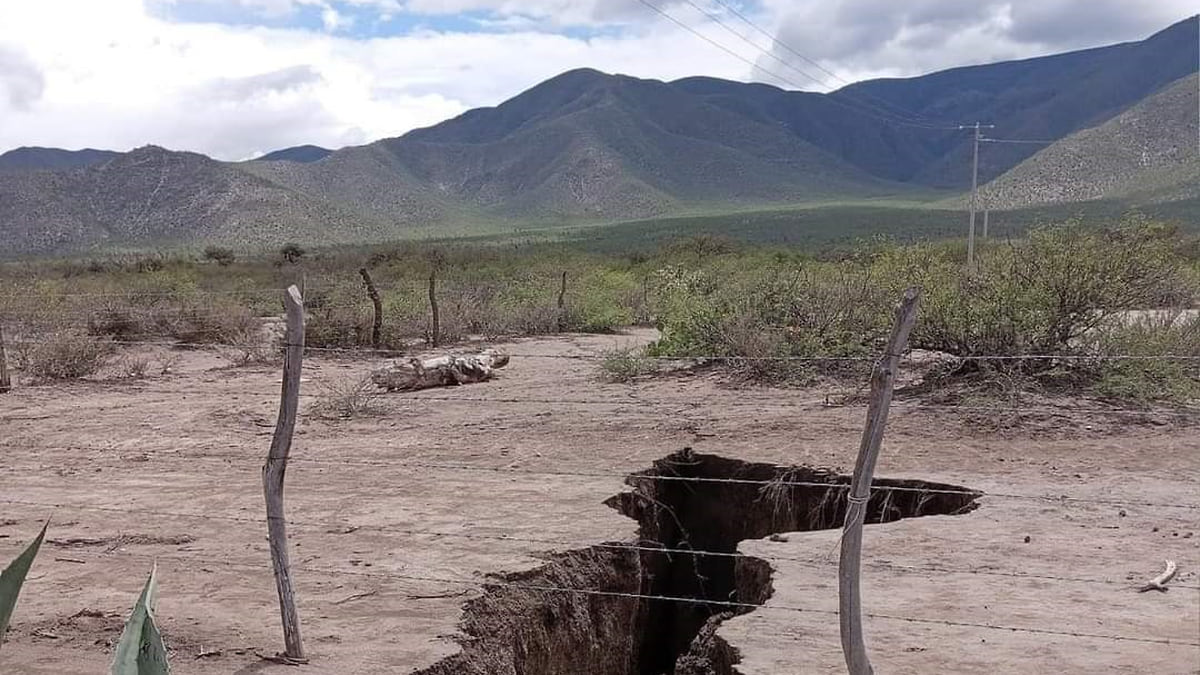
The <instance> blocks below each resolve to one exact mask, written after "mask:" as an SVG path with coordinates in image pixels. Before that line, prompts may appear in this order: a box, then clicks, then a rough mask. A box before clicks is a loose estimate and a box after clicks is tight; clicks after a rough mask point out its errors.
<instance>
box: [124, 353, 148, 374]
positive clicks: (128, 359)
mask: <svg viewBox="0 0 1200 675" xmlns="http://www.w3.org/2000/svg"><path fill="white" fill-rule="evenodd" d="M116 366H117V377H119V378H123V379H128V380H141V379H143V378H145V377H146V373H147V372H149V370H150V357H148V356H144V355H140V354H122V355H121V357H120V358H118V359H117V363H116Z"/></svg>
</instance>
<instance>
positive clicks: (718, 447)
mask: <svg viewBox="0 0 1200 675" xmlns="http://www.w3.org/2000/svg"><path fill="white" fill-rule="evenodd" d="M648 337H649V336H648V334H646V333H644V332H634V333H629V334H626V335H622V336H576V337H559V338H548V339H536V340H534V339H531V340H525V341H518V342H514V343H512V344H510V345H508V346H507V348H508V349H510V350H511V353H512V354H513V355H514V357H513V360H512V362H511V364H510V365H509V366H508V367H507V368H506V369H505V370H504V371H503V372H502V377H501V379H499V380H496V381H494V382H490V383H485V384H479V385H471V386H469V387H460V388H457V389H453V390H438V391H429V392H421V393H418V394H391V395H388V396H386V397H384V398H383V399H382V400H383V405H384V406H385V407H386V412H385V414H382V415H379V416H374V417H369V418H365V419H354V420H345V421H328V420H323V419H319V418H316V417H315V416H313V415H311V414H310V413H309V412H306V411H311V410H312V408H313V404H314V403H315V402H316V400H317V399H318V398H319V397H320V395H321V393H322V391H323V386H324V385H326V384H328V383H330V382H337V381H345V380H348V379H351V378H355V377H360V376H361V375H363V374H365V373H366V372H367V371H368V370H369V369H370V368H372V367H374V366H377V365H379V364H380V363H382V362H383V359H373V360H361V359H359V360H338V359H331V358H321V357H316V356H310V357H308V358H306V361H305V380H304V384H303V385H302V386H303V392H304V394H305V396H304V399H303V401H302V403H301V421H300V424H299V425H298V428H297V436H296V443H295V448H294V453H293V456H294V460H295V461H294V462H293V464H292V465H291V467H290V468H289V471H288V474H287V509H288V515H289V519H290V520H292V521H293V524H292V525H291V529H290V536H291V541H292V560H293V563H294V565H295V578H296V580H297V583H298V598H299V605H300V612H301V616H302V619H303V629H304V637H305V639H306V644H307V648H308V652H309V654H308V655H309V657H310V659H311V663H310V665H308V666H306V667H304V668H302V669H299V670H289V669H288V667H287V666H282V665H277V664H273V663H270V662H268V661H265V660H262V659H261V658H260V656H259V655H270V654H273V653H275V652H276V651H279V650H281V649H282V644H281V633H280V630H279V622H278V609H277V604H276V598H275V591H274V585H273V582H272V577H271V571H270V567H269V557H268V552H267V542H266V538H265V526H264V525H263V523H262V520H261V519H262V512H263V506H262V493H261V484H260V466H261V462H262V458H263V456H264V454H265V452H266V449H267V446H268V443H269V441H270V434H271V427H272V425H273V422H274V416H275V413H276V410H277V403H278V402H277V397H278V382H279V374H278V372H277V370H276V368H274V367H265V366H260V367H242V368H228V367H225V362H224V361H223V360H222V359H221V358H220V357H219V356H218V355H215V354H213V353H211V352H194V351H193V352H183V351H178V352H172V353H174V354H178V355H180V356H178V357H177V358H178V361H177V363H175V364H174V366H173V368H172V369H171V372H170V373H168V374H159V373H157V372H155V371H154V369H153V368H152V369H151V370H152V372H151V375H150V377H148V378H146V379H141V380H117V379H109V380H104V381H96V382H82V383H75V384H65V385H53V386H20V387H18V388H16V389H14V391H13V392H12V393H10V394H7V395H4V396H0V433H2V439H0V453H3V462H2V464H0V560H8V559H9V558H11V557H12V556H13V555H15V554H16V553H17V551H18V550H19V549H20V548H21V546H22V545H23V544H24V543H25V542H27V541H28V540H29V539H30V538H31V537H32V536H33V535H34V533H35V532H36V531H37V529H38V528H39V526H40V524H41V523H42V521H43V520H45V519H46V518H47V517H50V518H51V519H52V520H51V525H50V531H49V535H48V537H49V541H48V543H47V544H46V546H45V547H44V548H43V550H42V553H41V555H40V557H39V558H38V560H37V562H36V564H35V566H34V568H33V570H32V572H31V575H30V578H29V580H28V582H27V584H26V586H25V589H24V591H23V593H22V596H21V601H20V603H19V604H18V606H17V610H16V614H15V616H14V619H13V623H12V626H11V628H10V631H9V634H8V635H7V638H6V641H5V644H4V646H3V648H2V649H0V672H3V673H29V674H46V675H51V674H53V675H61V674H65V673H100V672H107V670H106V669H107V664H108V660H109V658H110V653H111V644H112V643H113V641H114V640H115V639H116V638H117V637H118V635H119V633H120V629H121V623H122V617H123V616H124V615H125V614H126V613H127V612H128V610H129V608H130V606H131V605H132V604H133V601H134V599H135V598H136V597H137V593H138V591H139V589H140V587H141V585H142V583H143V582H144V579H145V577H146V574H147V573H148V572H149V570H150V568H151V565H152V563H153V562H154V561H155V560H157V564H158V574H159V587H160V601H159V607H158V618H159V623H160V625H161V627H162V629H163V632H164V633H165V636H166V641H167V644H168V646H169V648H170V649H171V655H172V659H173V666H174V670H175V672H177V673H181V674H182V673H258V672H278V673H284V672H300V673H305V672H307V673H408V672H411V671H415V670H418V669H420V668H423V667H426V666H429V665H430V664H433V663H434V662H435V661H437V660H438V659H440V658H443V657H445V656H447V655H450V654H453V653H454V652H456V651H457V650H458V648H459V647H458V645H457V643H456V642H455V640H454V636H455V635H456V634H457V633H458V626H459V622H460V620H461V619H462V606H463V603H464V602H466V601H467V600H469V599H470V598H472V597H474V596H476V595H477V594H478V593H479V590H478V586H477V585H476V584H477V582H479V581H481V580H483V579H484V577H485V575H487V574H491V573H497V572H502V571H515V570H523V569H529V568H532V567H536V566H538V565H540V564H542V561H543V556H544V554H545V553H547V552H548V551H563V550H568V549H574V548H583V547H586V546H588V545H591V544H596V543H598V542H603V541H632V540H633V539H634V538H635V530H636V528H635V523H634V522H633V521H632V520H630V519H628V518H625V517H624V516H621V515H619V514H618V513H617V512H615V511H614V510H612V509H610V508H608V507H606V506H605V505H604V504H603V503H602V502H603V501H604V500H605V499H606V498H608V497H610V496H612V495H615V494H617V493H619V492H621V491H622V490H624V489H626V488H625V486H624V485H623V476H624V475H625V474H626V473H628V472H633V471H638V470H642V469H646V468H648V467H649V466H650V465H651V463H652V462H653V461H654V460H655V459H658V458H660V457H663V456H665V455H667V454H668V453H671V452H674V451H677V450H679V449H681V448H683V447H684V446H690V447H692V448H694V449H695V450H696V451H697V452H703V453H712V454H718V455H722V456H726V457H733V458H741V459H746V460H755V461H764V462H773V463H782V464H808V465H813V466H819V467H828V468H834V469H840V470H843V471H849V469H850V468H851V467H852V465H853V458H854V454H855V452H856V450H857V446H858V441H859V435H860V430H861V425H862V422H863V419H864V412H865V409H864V406H862V405H860V404H854V405H834V406H830V405H825V399H826V393H827V392H825V391H824V390H822V389H821V388H808V389H777V388H767V387H752V388H738V387H734V386H730V385H729V384H728V382H727V381H726V380H725V379H723V377H722V376H721V375H719V374H716V373H713V372H703V371H699V372H692V373H691V374H679V375H674V376H671V377H665V378H657V379H647V380H642V381H638V382H635V383H633V384H618V383H603V382H600V381H598V379H597V372H598V370H597V366H596V362H595V361H593V360H586V359H570V358H546V356H547V355H560V356H565V355H587V354H593V355H594V354H596V353H598V352H599V351H601V350H603V349H606V348H612V347H613V346H622V345H628V344H633V343H636V342H639V341H643V340H645V339H647V338H648ZM143 349H144V350H145V351H146V352H147V353H154V354H158V355H161V354H162V353H164V351H163V349H162V348H143ZM155 349H157V350H158V351H155ZM1076 404H1077V405H1086V404H1083V403H1076ZM966 419H967V418H965V417H964V416H963V415H962V414H961V413H959V412H955V411H944V410H938V411H935V410H923V409H914V408H910V407H907V406H906V405H905V402H904V401H903V400H900V401H899V404H898V406H897V408H896V409H895V410H894V412H893V415H892V419H891V423H890V426H889V429H888V434H887V439H886V442H885V446H884V451H883V455H882V458H881V460H880V462H879V466H878V470H877V474H876V475H877V476H879V477H890V478H919V479H928V480H936V481H944V482H949V483H954V484H958V485H963V486H967V487H970V488H974V489H979V490H982V491H984V492H987V493H992V494H990V495H989V496H985V497H983V498H982V499H981V500H980V507H979V508H978V509H976V510H975V511H973V512H971V513H968V514H965V515H958V516H933V517H924V518H915V519H907V520H903V521H900V522H896V523H891V524H887V525H875V526H868V527H867V529H866V534H865V559H866V561H867V563H868V564H867V567H866V568H865V570H864V607H865V611H867V612H869V613H870V614H871V616H869V617H868V618H867V619H866V620H865V623H866V631H867V636H868V641H869V647H870V651H871V654H872V657H873V661H874V664H875V666H876V670H877V672H880V673H934V672H937V673H979V672H989V673H1055V674H1064V675H1065V674H1067V673H1081V674H1082V673H1087V674H1095V673H1156V674H1158V675H1165V674H1168V673H1196V672H1200V590H1198V589H1197V586H1198V584H1200V580H1198V576H1197V570H1198V569H1200V533H1198V530H1200V522H1197V521H1198V520H1200V485H1198V483H1197V480H1198V477H1200V450H1198V448H1197V440H1196V439H1197V435H1196V428H1195V427H1194V426H1191V424H1190V423H1189V422H1188V421H1187V420H1181V419H1180V418H1178V417H1174V416H1170V415H1165V416H1156V415H1149V416H1142V415H1131V416H1125V415H1120V414H1115V413H1114V414H1085V413H1081V412H1072V411H1069V410H1066V409H1064V410H1060V411H1057V412H1040V413H1038V414H1036V415H1030V416H1028V417H1026V418H1023V419H1021V420H1020V423H1019V424H1017V425H1015V426H1009V427H1007V428H1005V429H1003V430H996V429H992V428H986V427H984V426H980V425H979V424H978V423H977V422H976V421H969V422H968V421H965V420H966ZM413 464H420V465H422V466H413ZM438 464H440V465H454V466H467V467H473V468H481V469H489V470H460V469H455V468H448V467H443V468H437V467H434V466H430V465H438ZM491 469H497V470H491ZM538 472H541V473H538ZM571 473H580V474H589V475H586V476H580V475H562V474H571ZM1018 495H1021V496H1039V497H1049V498H1050V499H1024V498H1018V497H1017V496H1018ZM1064 495H1067V496H1071V497H1076V498H1081V499H1084V500H1100V501H1103V502H1105V503H1096V502H1094V501H1064V500H1061V499H1057V498H1058V497H1061V496H1064ZM49 505H57V506H54V507H52V506H49ZM1185 507H1190V508H1185ZM429 533H442V534H441V535H437V534H429ZM457 535H470V536H457ZM506 536H507V537H509V539H504V537H506ZM778 539H786V541H773V540H756V541H749V542H745V543H743V545H742V550H743V551H745V552H749V553H755V554H760V555H762V556H763V557H765V558H767V559H769V560H770V561H771V564H772V566H773V567H774V570H775V571H774V582H773V585H774V589H775V592H774V595H773V596H772V597H771V598H770V599H769V600H768V602H767V607H766V608H764V609H760V610H756V611H754V612H752V613H750V614H746V615H743V616H739V617H737V618H734V619H732V620H730V621H727V622H726V623H725V624H723V625H722V627H721V628H720V630H719V634H720V635H721V636H722V637H724V638H725V639H726V640H727V641H728V642H729V643H730V644H732V645H733V646H734V647H735V648H737V649H738V650H739V651H740V653H741V657H742V662H741V665H740V666H738V668H739V672H741V673H744V674H745V675H752V674H753V675H760V674H766V673H773V674H774V673H827V672H839V671H840V669H841V667H842V666H841V663H842V662H841V658H842V657H841V651H840V645H839V638H838V625H837V619H836V616H834V615H833V614H832V611H833V610H836V608H837V582H836V579H837V577H836V567H835V566H836V546H837V533H836V532H834V531H821V532H807V533H799V534H792V535H790V536H787V537H782V538H778ZM523 540H536V541H523ZM550 542H554V543H550ZM1165 558H1170V559H1174V560H1176V561H1178V563H1179V567H1180V574H1179V576H1178V577H1177V579H1176V580H1175V581H1174V582H1173V585H1174V586H1175V587H1174V588H1173V589H1172V590H1171V591H1170V592H1167V593H1158V592H1149V593H1138V592H1136V591H1135V587H1136V586H1137V584H1139V583H1141V582H1142V581H1144V580H1145V579H1148V578H1150V577H1152V576H1154V575H1155V574H1156V573H1157V572H1158V571H1159V570H1160V569H1161V568H1162V565H1163V560H1164V559H1165ZM930 568H933V569H930ZM425 579H437V580H439V581H428V580H425ZM797 610H804V611H797ZM942 622H946V623H942ZM996 627H1003V628H1004V629H998V628H996ZM1008 628H1018V629H1022V630H1015V631H1014V630H1008ZM1071 634H1077V635H1071ZM1118 638H1125V639H1118ZM497 672H503V671H502V670H501V665H499V664H498V665H497ZM564 672H567V671H564Z"/></svg>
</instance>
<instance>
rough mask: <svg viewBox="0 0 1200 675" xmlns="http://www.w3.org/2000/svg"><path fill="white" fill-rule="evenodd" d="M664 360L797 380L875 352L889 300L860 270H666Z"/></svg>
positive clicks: (657, 348) (661, 278) (660, 350)
mask: <svg viewBox="0 0 1200 675" xmlns="http://www.w3.org/2000/svg"><path fill="white" fill-rule="evenodd" d="M655 293H656V296H657V297H658V325H659V329H660V331H661V333H662V338H661V339H660V340H658V341H657V342H656V343H655V344H654V345H653V346H652V353H653V354H656V355H660V356H716V357H723V358H724V359H726V361H727V362H730V363H733V364H735V365H737V367H738V368H739V369H742V370H745V371H747V373H748V374H750V375H754V376H756V377H770V378H791V377H794V376H796V375H798V374H800V373H801V372H810V371H811V370H812V368H813V367H814V366H820V368H821V369H822V370H830V369H832V367H833V366H834V365H835V364H844V363H845V362H839V361H829V362H824V363H821V362H815V363H810V364H805V363H804V362H802V361H799V360H780V361H772V360H770V359H774V358H777V357H817V356H836V357H849V356H859V355H865V354H868V353H871V350H873V349H874V348H875V346H876V345H877V343H878V342H879V340H880V339H881V338H883V337H885V336H886V333H887V330H888V327H889V325H890V316H889V312H888V308H889V307H890V302H889V301H888V298H887V297H886V295H885V294H884V293H883V292H881V290H880V288H879V285H878V284H877V283H875V282H874V280H873V279H872V278H871V276H870V274H869V270H867V269H865V268H863V267H862V266H858V265H853V266H851V265H845V266H842V265H839V266H825V267H820V266H818V267H814V268H813V269H812V270H806V269H802V268H795V267H791V266H790V265H784V266H781V265H775V264H765V265H745V264H743V265H740V266H739V267H737V268H735V269H733V270H729V269H726V270H722V271H721V272H720V274H719V275H718V274H716V273H714V272H713V271H706V270H695V269H688V268H684V267H679V266H673V267H666V268H663V269H661V270H659V271H658V272H657V274H656V290H655Z"/></svg>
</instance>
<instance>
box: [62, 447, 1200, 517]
mask: <svg viewBox="0 0 1200 675" xmlns="http://www.w3.org/2000/svg"><path fill="white" fill-rule="evenodd" d="M72 448H73V449H89V450H92V451H96V452H108V451H111V450H116V448H100V447H96V446H79V445H73V446H72ZM45 449H53V448H45ZM140 454H141V455H142V456H145V457H147V458H164V459H178V460H184V461H195V460H196V459H218V460H222V461H227V460H243V461H253V462H257V461H258V459H257V458H253V457H249V456H247V455H245V454H242V453H213V452H204V453H188V454H176V453H170V452H153V453H152V452H146V451H141V452H140ZM288 461H289V462H292V463H299V464H325V465H334V466H363V467H374V468H395V469H428V470H437V471H461V472H464V473H495V474H508V475H526V476H554V477H560V478H563V477H566V478H604V479H614V478H616V479H621V480H622V481H623V482H632V481H638V480H645V481H659V482H667V483H699V484H715V485H747V486H758V487H760V488H767V487H804V488H822V489H826V490H848V489H849V488H850V485H849V483H848V482H845V483H841V482H827V481H815V480H794V479H782V478H776V479H754V478H719V477H710V476H682V475H664V474H651V473H641V472H629V471H618V470H613V469H606V470H597V471H567V470H562V469H530V468H522V467H513V466H503V467H497V466H476V465H469V464H454V463H449V462H425V461H384V460H363V459H351V458H338V459H324V458H320V457H302V456H291V457H290V458H289V460H288ZM776 468H778V469H781V470H786V469H789V468H798V467H787V466H777V467H776ZM814 471H815V470H814ZM871 490H872V491H876V492H901V493H913V494H919V495H930V494H940V495H954V496H959V497H971V498H973V499H979V498H983V497H995V498H999V499H1014V500H1024V501H1039V502H1051V503H1059V504H1064V505H1065V504H1085V505H1095V506H1143V507H1152V508H1177V509H1188V510H1200V504H1190V503H1187V504H1184V503H1169V502H1152V501H1142V500H1138V499H1133V498H1131V499H1119V498H1111V499H1098V498H1091V497H1079V496H1072V495H1066V494H1063V495H1028V494H1018V493H1007V492H988V491H985V490H975V489H968V488H942V487H933V486H910V485H886V484H876V483H873V484H872V485H871Z"/></svg>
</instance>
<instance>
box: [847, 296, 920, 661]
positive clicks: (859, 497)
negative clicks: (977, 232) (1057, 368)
mask: <svg viewBox="0 0 1200 675" xmlns="http://www.w3.org/2000/svg"><path fill="white" fill-rule="evenodd" d="M919 301H920V291H918V290H917V289H915V288H910V289H908V290H907V291H905V292H904V299H903V300H902V301H901V303H900V307H899V309H897V310H896V323H895V325H894V326H893V327H892V336H891V339H889V340H888V344H887V351H886V352H884V354H883V356H882V357H880V359H879V361H877V362H876V364H875V369H874V371H873V372H872V373H871V403H870V405H869V406H868V408H867V426H866V428H865V429H864V430H863V436H862V444H861V445H860V446H859V448H858V459H857V460H856V461H855V463H854V477H853V478H852V479H851V481H850V494H849V495H848V496H847V498H846V499H847V508H846V524H845V526H844V527H843V529H842V555H841V560H840V562H839V564H838V617H839V619H840V620H841V631H842V653H843V654H844V655H845V656H846V668H847V670H848V671H849V673H850V675H872V673H873V672H874V671H873V670H872V669H871V660H870V658H869V657H868V656H867V645H866V642H865V641H864V639H863V628H862V595H861V592H860V590H859V583H858V582H859V579H858V575H859V568H860V567H861V562H862V530H863V521H864V520H865V519H866V515H867V502H868V501H869V500H870V497H871V478H872V476H873V475H874V474H875V460H876V459H877V458H878V457H879V447H880V445H882V444H883V430H884V427H885V426H887V418H888V407H889V406H890V405H891V403H892V386H893V384H895V381H896V370H897V369H898V368H899V365H900V354H901V352H903V351H904V348H905V346H906V345H907V344H908V334H909V333H910V332H911V331H912V327H913V323H914V322H915V321H916V318H917V305H918V304H919Z"/></svg>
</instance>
